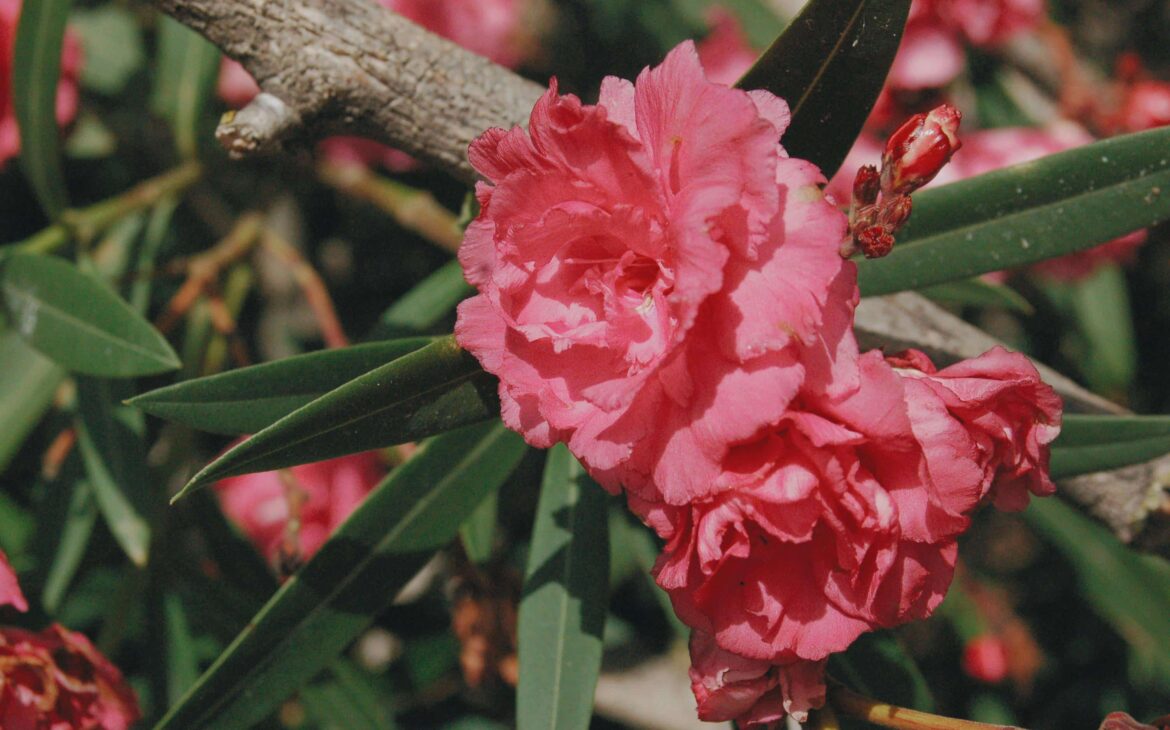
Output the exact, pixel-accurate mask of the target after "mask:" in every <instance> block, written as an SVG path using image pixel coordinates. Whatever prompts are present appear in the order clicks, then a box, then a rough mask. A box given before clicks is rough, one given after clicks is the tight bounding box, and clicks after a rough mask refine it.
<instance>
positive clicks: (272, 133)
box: [153, 0, 1170, 545]
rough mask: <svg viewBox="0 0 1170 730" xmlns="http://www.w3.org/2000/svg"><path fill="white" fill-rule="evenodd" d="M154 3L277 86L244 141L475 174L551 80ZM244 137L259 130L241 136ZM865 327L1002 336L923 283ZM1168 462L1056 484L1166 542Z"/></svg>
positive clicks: (297, 7) (323, 23)
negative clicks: (372, 142)
mask: <svg viewBox="0 0 1170 730" xmlns="http://www.w3.org/2000/svg"><path fill="white" fill-rule="evenodd" d="M153 2H154V4H155V5H156V6H157V7H159V8H160V9H162V10H163V11H164V12H166V13H168V14H170V15H171V16H173V17H174V18H176V19H177V20H179V21H180V22H182V23H184V24H186V25H188V26H190V27H191V28H194V29H195V30H197V31H199V32H200V33H202V34H203V35H205V36H206V37H207V38H208V39H210V40H211V41H212V42H213V43H215V44H216V45H218V46H219V47H220V48H222V49H223V50H224V52H226V53H227V54H228V55H229V56H231V57H233V58H235V59H237V60H238V61H240V62H241V63H242V64H243V65H244V67H245V68H246V69H247V70H248V71H249V72H251V74H252V75H253V76H254V77H255V78H256V80H257V81H258V82H259V83H260V85H261V88H262V89H263V90H264V91H265V92H267V94H269V95H271V96H272V97H274V98H275V100H276V101H273V100H272V99H267V98H265V97H264V96H261V97H258V99H257V101H256V102H254V103H253V105H250V106H249V107H246V108H245V109H244V110H242V111H241V112H240V113H238V114H236V115H235V116H234V118H233V119H230V120H228V121H226V122H225V124H224V125H223V126H221V128H220V136H221V139H224V138H226V139H227V140H228V141H230V142H231V143H232V145H233V149H234V151H235V152H236V153H237V154H247V153H250V152H252V151H260V150H265V149H275V148H280V147H281V146H282V145H283V144H284V143H287V142H294V141H310V140H314V139H317V138H319V137H321V136H324V135H326V134H342V133H343V134H360V135H366V136H371V137H373V138H375V139H378V140H381V141H384V142H387V143H390V144H393V145H394V146H396V147H398V148H400V149H402V150H404V151H406V152H408V153H410V154H412V155H414V156H416V157H419V158H421V159H422V160H424V161H426V162H429V163H431V164H433V165H435V166H437V167H439V168H441V169H443V170H446V171H447V172H449V173H451V174H452V175H454V176H455V177H457V178H459V179H461V180H464V181H467V182H471V181H473V180H474V179H475V172H474V170H473V169H472V168H471V165H470V163H469V162H468V161H467V145H468V143H469V142H470V141H471V140H472V139H473V138H474V137H475V136H476V135H478V134H479V133H481V132H482V131H483V130H484V129H487V128H489V127H509V126H512V125H515V124H518V123H523V122H524V121H525V120H526V119H527V117H528V113H529V111H530V110H531V108H532V105H533V104H534V103H535V101H536V99H537V98H538V97H539V95H540V94H541V92H542V89H541V87H540V86H538V85H536V84H534V83H532V82H530V81H526V80H524V79H522V78H521V77H519V76H517V75H515V74H513V73H512V72H510V71H508V70H507V69H504V68H502V67H500V66H496V65H494V64H492V63H491V62H489V61H487V60H485V59H482V58H480V57H479V56H476V55H474V54H472V53H470V52H468V51H465V50H463V49H461V48H459V47H457V46H455V45H454V44H452V43H449V42H447V41H445V40H443V39H441V38H439V37H437V36H435V35H432V34H430V33H428V32H426V31H425V30H422V29H421V28H419V27H417V26H415V25H413V24H411V23H410V22H408V21H406V20H404V19H403V18H401V17H398V16H396V15H394V14H393V13H390V12H389V11H387V10H384V9H382V8H380V7H379V6H377V5H376V4H374V3H373V2H372V0H153ZM264 107H268V109H267V110H265V108H264ZM282 107H284V108H283V109H282ZM273 115H276V116H273ZM261 119H265V120H267V121H266V122H264V123H261V121H260V120H261ZM266 125H267V126H266ZM244 138H247V139H249V140H251V141H249V142H248V143H247V144H241V143H240V140H241V139H244ZM858 330H859V333H860V334H861V336H862V338H863V340H865V341H867V344H868V345H870V346H875V345H881V344H884V345H885V346H886V347H888V348H893V349H900V348H904V347H918V348H920V349H924V350H926V351H927V352H928V353H929V354H931V355H932V356H934V357H936V358H937V359H938V360H939V361H940V362H947V361H953V360H955V359H959V358H963V357H970V356H973V355H977V354H979V353H981V352H983V351H985V350H986V349H987V348H988V347H990V346H991V345H993V344H995V340H994V339H993V338H991V337H990V336H988V335H987V334H986V333H984V332H982V331H980V330H978V329H976V328H974V327H971V326H970V325H968V324H966V323H965V322H963V321H962V320H959V319H958V318H956V317H954V316H952V315H950V314H949V313H947V312H946V311H945V310H943V309H941V308H939V307H937V306H935V305H934V304H932V303H930V302H929V301H927V300H925V299H923V298H922V297H920V296H917V295H915V294H900V295H897V296H894V297H884V298H881V299H876V300H867V301H866V302H865V303H864V304H863V305H862V307H861V309H860V311H859V313H858ZM1044 376H1045V378H1046V379H1047V380H1048V381H1049V382H1050V383H1052V384H1053V385H1054V386H1055V387H1056V388H1057V389H1058V390H1059V391H1060V392H1061V394H1062V395H1063V396H1064V397H1065V400H1066V402H1067V403H1068V404H1069V410H1070V411H1072V410H1079V411H1096V412H1110V411H1112V412H1117V411H1118V410H1119V409H1118V407H1117V406H1114V405H1113V404H1110V403H1108V402H1107V401H1104V400H1102V399H1101V398H1098V397H1096V396H1094V395H1092V394H1090V393H1088V392H1087V391H1084V390H1083V389H1081V388H1079V387H1077V386H1076V385H1075V384H1074V383H1072V382H1071V381H1069V380H1068V379H1067V378H1064V377H1062V376H1060V375H1059V374H1057V373H1054V372H1053V371H1051V370H1047V369H1045V370H1044ZM1163 471H1165V465H1164V464H1162V462H1161V461H1157V462H1153V463H1151V464H1146V465H1142V466H1139V467H1133V468H1130V469H1123V470H1119V471H1116V472H1110V473H1107V474H1101V475H1091V476H1089V477H1082V478H1080V479H1074V480H1067V481H1065V482H1064V483H1062V484H1061V485H1060V486H1061V489H1062V494H1063V495H1064V496H1065V497H1066V498H1068V499H1070V500H1071V501H1073V502H1075V503H1077V504H1079V505H1080V506H1081V507H1082V508H1083V509H1085V510H1086V511H1088V512H1089V513H1090V514H1092V515H1094V516H1095V517H1097V518H1098V519H1100V520H1102V521H1103V522H1105V523H1106V524H1107V525H1109V526H1110V527H1111V528H1112V529H1113V530H1114V532H1115V533H1116V534H1117V535H1118V536H1119V537H1121V538H1122V539H1123V540H1126V541H1131V540H1132V541H1134V542H1136V543H1138V544H1145V545H1150V544H1158V543H1162V544H1170V538H1167V535H1170V527H1168V526H1167V523H1168V522H1170V519H1161V518H1160V517H1159V516H1160V515H1170V491H1168V490H1167V488H1166V487H1165V486H1163V485H1162V481H1163V476H1162V473H1163Z"/></svg>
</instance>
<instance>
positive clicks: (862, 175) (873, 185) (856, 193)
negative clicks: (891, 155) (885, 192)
mask: <svg viewBox="0 0 1170 730" xmlns="http://www.w3.org/2000/svg"><path fill="white" fill-rule="evenodd" d="M881 189H882V180H881V175H880V174H879V173H878V169H877V167H875V166H873V165H865V166H864V167H862V168H861V169H859V170H858V171H857V177H855V178H853V209H854V210H857V209H858V208H861V206H863V205H873V204H874V203H876V202H877V199H878V193H879V192H881Z"/></svg>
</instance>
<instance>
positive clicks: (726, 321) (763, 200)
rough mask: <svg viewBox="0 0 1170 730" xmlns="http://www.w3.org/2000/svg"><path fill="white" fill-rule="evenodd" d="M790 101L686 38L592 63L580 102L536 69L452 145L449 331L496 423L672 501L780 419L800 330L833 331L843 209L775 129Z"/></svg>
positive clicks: (807, 334)
mask: <svg viewBox="0 0 1170 730" xmlns="http://www.w3.org/2000/svg"><path fill="white" fill-rule="evenodd" d="M788 118H789V117H788V108H787V105H786V104H785V103H784V102H783V101H782V100H780V99H778V98H776V97H774V96H772V95H771V94H769V93H767V92H763V91H757V92H750V93H749V92H745V91H741V90H738V89H731V88H728V87H726V86H723V85H720V84H715V83H712V82H710V81H708V80H707V79H706V78H705V77H704V75H703V71H702V68H701V66H700V64H699V59H698V56H697V54H696V51H695V47H694V45H693V44H692V43H691V42H689V41H688V42H686V43H683V44H682V45H680V46H679V47H678V48H676V49H674V50H673V51H671V53H670V54H669V55H668V56H667V57H666V59H665V61H664V62H663V63H662V65H660V66H658V67H656V68H653V69H648V70H645V71H643V72H642V74H640V75H639V77H638V80H637V83H636V84H631V83H629V82H627V81H623V80H621V79H617V78H613V77H608V78H606V79H605V81H603V83H602V88H601V95H600V101H599V102H598V104H597V105H595V106H591V105H584V104H582V103H581V102H580V100H579V99H577V97H575V96H572V95H565V96H561V95H559V94H558V93H557V87H556V82H555V80H554V81H553V83H552V84H551V88H550V89H549V91H548V93H546V94H545V95H544V96H543V97H542V98H541V99H540V101H539V102H537V104H536V107H535V108H534V109H533V111H532V116H531V120H530V124H529V128H528V130H527V131H525V130H524V129H521V128H519V127H517V128H514V129H512V130H510V131H504V130H501V129H492V130H488V131H487V132H486V133H484V134H483V135H482V136H481V137H479V138H478V139H477V140H476V141H475V142H473V143H472V145H471V149H470V151H469V155H470V159H471V162H472V164H473V165H474V166H475V168H476V169H477V170H478V171H479V172H480V173H481V174H482V175H484V177H485V178H487V180H488V181H489V182H487V183H481V184H479V186H478V187H477V195H478V197H479V202H480V205H481V213H480V215H479V217H478V218H477V219H476V220H475V221H474V222H473V223H472V224H471V226H470V227H469V228H468V230H467V234H466V236H465V238H464V242H463V246H462V247H461V249H460V251H459V258H460V261H461V262H462V264H463V269H464V272H465V276H466V277H467V280H468V281H469V282H470V283H471V284H473V285H474V286H475V287H476V288H477V289H478V290H479V294H478V295H477V296H475V297H472V298H471V299H468V300H466V301H464V302H463V303H462V304H461V305H460V307H459V315H458V320H457V322H456V325H455V334H456V338H457V340H458V342H459V343H460V345H461V346H463V347H464V348H466V349H467V350H469V351H470V352H472V353H473V354H474V355H475V356H476V357H477V358H478V359H479V361H480V363H481V364H482V365H483V366H484V368H485V369H487V370H488V371H490V372H492V373H494V374H496V375H497V376H499V378H500V399H501V404H502V412H503V418H504V420H505V422H506V423H507V424H508V425H509V426H510V427H511V428H513V429H515V430H517V431H519V432H520V433H522V434H523V435H524V436H525V438H526V439H527V440H528V441H529V442H530V443H532V444H534V445H537V446H549V445H551V444H553V443H555V442H558V441H565V442H567V443H568V445H569V447H570V449H571V450H572V451H573V453H574V454H576V455H577V457H578V458H580V459H581V460H582V461H583V462H584V463H585V464H586V465H587V466H588V467H589V469H590V470H591V472H592V473H593V474H594V476H595V477H596V478H598V479H599V480H600V481H601V482H602V483H603V484H605V485H606V486H607V487H608V488H610V489H617V488H618V487H619V486H625V487H626V488H627V489H628V490H630V491H631V492H634V493H636V494H639V495H641V497H642V498H643V499H652V500H663V501H665V502H667V503H669V504H675V505H678V504H685V503H687V502H689V501H691V500H694V499H698V498H702V497H705V496H708V495H710V494H711V493H712V492H713V491H715V490H716V489H717V488H718V487H717V486H716V481H717V478H718V477H719V475H720V473H721V471H722V466H721V464H722V461H723V459H724V458H725V456H726V453H727V451H728V449H729V445H730V444H734V443H736V442H738V441H740V440H742V439H745V438H749V437H750V436H752V434H754V433H755V432H756V431H758V430H759V429H760V428H761V427H763V426H764V425H766V424H771V423H775V422H777V421H779V420H780V418H781V417H782V416H783V414H784V412H785V410H786V407H787V404H788V402H789V401H790V400H791V399H792V397H793V396H794V395H795V394H796V392H797V391H798V390H799V388H800V385H801V383H802V381H803V380H804V379H805V374H806V368H805V366H804V361H805V357H806V354H807V353H806V350H807V351H809V352H812V353H813V354H819V355H820V356H824V355H825V354H827V353H832V352H835V351H836V349H837V348H839V347H843V346H845V345H847V344H848V343H849V342H852V337H853V336H852V331H851V327H850V325H851V308H850V307H851V297H852V293H853V291H854V289H855V285H854V283H853V276H854V269H853V267H852V264H848V265H847V264H846V263H845V262H843V261H842V260H841V259H840V257H839V256H838V255H837V253H836V249H837V245H838V244H839V242H840V241H841V239H842V237H843V235H844V232H845V218H844V216H843V215H842V214H841V213H840V212H839V211H837V210H836V209H835V208H833V207H832V206H831V205H830V204H828V203H827V202H825V201H824V200H823V197H822V194H821V192H820V189H819V187H818V184H819V183H821V182H823V177H822V176H821V175H820V173H819V172H818V170H817V169H816V168H815V167H814V166H813V165H811V164H810V163H808V162H805V161H803V160H796V159H791V158H789V157H787V156H786V155H785V153H784V151H783V148H781V147H780V146H779V144H777V139H778V138H779V137H780V134H781V133H782V132H783V131H784V129H785V128H786V127H787V124H788ZM831 288H835V289H836V291H835V292H834V293H832V294H831V293H830V289H831ZM810 356H811V355H810ZM847 380H848V378H845V379H844V380H842V381H841V382H839V383H836V384H835V387H839V388H845V387H848V382H847Z"/></svg>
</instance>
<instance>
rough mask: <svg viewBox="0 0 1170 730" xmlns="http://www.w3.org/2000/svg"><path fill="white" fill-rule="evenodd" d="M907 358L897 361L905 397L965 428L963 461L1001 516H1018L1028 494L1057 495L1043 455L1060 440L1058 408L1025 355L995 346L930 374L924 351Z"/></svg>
mask: <svg viewBox="0 0 1170 730" xmlns="http://www.w3.org/2000/svg"><path fill="white" fill-rule="evenodd" d="M909 355H910V357H909V358H907V357H905V356H903V357H902V358H900V359H899V360H898V361H896V366H897V367H898V371H899V373H900V374H901V375H902V376H903V378H904V385H905V387H906V394H907V397H908V398H909V399H910V401H911V402H915V401H918V402H928V401H929V400H930V399H931V398H932V397H933V398H936V399H937V401H938V402H939V403H941V404H942V405H943V406H945V408H946V412H947V414H948V415H949V416H950V418H952V419H955V420H957V421H958V422H959V423H961V424H962V425H963V426H964V430H965V431H966V433H967V435H968V437H969V438H968V439H967V442H966V443H964V450H965V452H966V453H965V455H966V456H967V457H968V458H972V459H973V460H974V461H975V463H976V464H978V465H979V468H980V469H981V471H982V473H983V478H982V481H981V486H980V490H981V493H982V494H983V495H985V496H986V497H987V499H988V500H990V501H992V502H993V503H994V504H995V506H996V507H997V508H999V509H1002V510H1021V509H1023V508H1024V507H1027V506H1028V499H1029V494H1035V495H1036V496H1038V497H1046V496H1048V495H1050V494H1053V493H1055V492H1056V485H1054V484H1053V483H1052V480H1051V478H1049V476H1048V455H1049V448H1050V445H1051V444H1052V442H1053V441H1055V440H1056V437H1057V436H1058V435H1059V434H1060V420H1061V409H1062V404H1061V401H1060V397H1059V396H1057V395H1056V393H1055V391H1053V390H1052V388H1051V387H1049V386H1048V385H1046V384H1045V383H1044V382H1043V381H1042V380H1041V379H1040V373H1038V372H1037V371H1036V367H1035V366H1034V365H1033V364H1032V363H1031V362H1029V361H1028V359H1027V358H1026V357H1023V356H1021V355H1019V354H1017V353H1013V352H1008V351H1007V350H1005V349H1003V348H1002V347H994V348H992V349H991V350H989V351H987V352H985V353H984V354H982V355H980V356H979V357H977V358H972V359H970V360H963V361H961V362H958V363H955V364H954V365H951V366H950V367H947V368H943V369H942V370H937V371H936V370H935V368H934V365H933V364H932V363H931V362H930V360H929V359H927V358H926V356H925V355H923V354H922V353H920V352H913V351H911V353H909ZM922 420H925V419H922ZM951 446H952V448H956V447H957V446H958V442H955V441H952V442H951Z"/></svg>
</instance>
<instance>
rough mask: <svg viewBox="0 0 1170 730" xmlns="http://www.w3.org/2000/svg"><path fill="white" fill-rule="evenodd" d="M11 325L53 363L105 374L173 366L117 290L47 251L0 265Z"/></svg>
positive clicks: (162, 344) (170, 354) (0, 291)
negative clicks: (49, 254) (111, 288)
mask: <svg viewBox="0 0 1170 730" xmlns="http://www.w3.org/2000/svg"><path fill="white" fill-rule="evenodd" d="M0 295H2V296H3V300H4V309H5V311H6V314H7V315H8V318H9V321H10V322H11V323H12V326H13V329H14V330H15V331H16V332H18V333H19V334H20V336H21V337H23V338H24V339H25V340H26V341H27V342H28V343H29V344H30V345H32V346H33V347H34V348H36V349H37V350H39V351H40V352H41V353H42V354H44V355H46V356H48V357H49V358H50V359H52V360H53V361H55V362H56V363H57V364H59V365H61V366H63V367H65V368H67V369H69V370H72V371H74V372H78V373H84V374H87V375H97V376H105V377H133V376H137V375H150V374H154V373H161V372H165V371H167V370H174V369H175V368H177V367H178V366H179V359H178V358H177V357H176V356H175V353H174V351H173V350H171V346H170V345H168V344H167V341H166V340H165V339H164V338H163V336H162V335H160V334H159V333H158V331H157V330H155V329H154V327H152V326H151V325H150V323H149V322H147V321H146V320H145V319H143V318H142V317H141V316H139V315H138V314H137V313H136V312H135V311H134V310H133V309H131V308H130V305H128V304H127V303H126V302H125V301H123V300H122V299H121V297H119V296H118V295H117V294H115V293H114V292H112V291H110V290H109V289H108V288H107V287H106V286H105V285H104V284H102V283H101V282H100V281H98V280H97V279H95V278H93V277H91V276H88V275H86V274H84V273H82V272H80V271H78V270H77V269H76V268H75V267H74V266H72V265H71V264H70V263H69V262H67V261H65V260H64V259H60V258H57V257H54V256H36V255H30V254H13V255H11V256H9V257H7V258H6V259H4V262H3V265H2V268H0Z"/></svg>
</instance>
